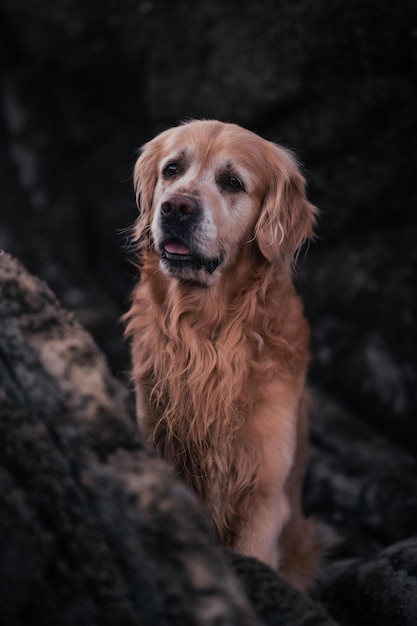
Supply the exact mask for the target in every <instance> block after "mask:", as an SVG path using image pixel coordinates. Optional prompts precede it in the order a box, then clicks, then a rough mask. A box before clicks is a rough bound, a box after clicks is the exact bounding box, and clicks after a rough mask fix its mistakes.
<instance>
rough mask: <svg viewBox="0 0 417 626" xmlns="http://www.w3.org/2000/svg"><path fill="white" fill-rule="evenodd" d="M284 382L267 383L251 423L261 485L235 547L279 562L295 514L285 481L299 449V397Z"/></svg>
mask: <svg viewBox="0 0 417 626" xmlns="http://www.w3.org/2000/svg"><path fill="white" fill-rule="evenodd" d="M297 395H298V394H297V393H294V388H291V387H289V386H286V385H284V384H283V383H281V382H280V383H278V384H277V383H274V384H272V383H271V384H269V385H268V386H267V387H266V388H265V389H264V394H263V398H264V400H263V401H261V402H259V403H258V404H257V406H256V410H255V412H254V414H253V415H252V419H251V421H250V424H249V425H248V427H247V433H246V434H247V436H248V437H249V440H250V441H251V442H252V444H253V445H254V446H256V449H257V454H258V455H259V456H258V468H259V469H258V472H259V475H258V476H257V481H256V483H257V489H256V492H255V493H251V494H250V495H248V497H247V503H246V505H245V506H244V507H243V508H244V509H245V512H246V515H245V519H246V521H245V523H244V524H243V527H242V532H241V534H240V536H239V538H238V540H237V542H236V549H237V550H238V551H240V552H242V553H243V554H246V555H248V556H254V557H256V558H258V559H259V560H261V561H263V562H264V563H267V564H268V565H270V566H271V567H273V568H274V569H278V568H279V564H280V554H279V539H280V535H281V532H282V530H283V528H284V526H285V524H286V523H287V521H288V520H289V518H290V516H291V506H292V503H291V502H290V501H289V498H288V495H287V493H286V482H287V479H288V476H289V474H290V470H291V468H292V465H293V462H294V456H295V450H296V439H297V420H298V414H297V413H298V411H297V409H298V397H297Z"/></svg>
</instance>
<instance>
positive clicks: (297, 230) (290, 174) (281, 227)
mask: <svg viewBox="0 0 417 626" xmlns="http://www.w3.org/2000/svg"><path fill="white" fill-rule="evenodd" d="M267 168H268V176H269V182H268V184H267V191H266V195H265V198H264V201H263V204H262V207H261V214H260V216H259V218H258V221H257V224H256V227H255V237H256V240H257V242H258V245H259V248H260V250H261V252H262V254H263V255H264V257H265V258H266V259H268V260H269V261H270V262H272V261H274V260H276V259H279V258H282V257H283V256H289V255H290V256H291V257H294V255H295V254H296V252H297V250H299V248H300V247H301V246H302V244H303V243H304V242H305V241H306V240H308V239H309V238H311V237H312V236H313V227H314V224H315V214H316V212H317V209H316V208H315V207H314V206H313V205H312V204H310V203H309V202H308V200H307V198H306V194H305V180H304V177H303V175H302V174H301V172H300V170H299V167H298V165H297V163H296V161H295V159H294V157H293V156H292V154H291V153H290V152H289V151H287V150H285V149H284V148H281V147H280V146H277V145H276V144H273V143H270V154H269V155H268V165H267Z"/></svg>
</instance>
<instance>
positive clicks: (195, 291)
mask: <svg viewBox="0 0 417 626" xmlns="http://www.w3.org/2000/svg"><path fill="white" fill-rule="evenodd" d="M263 279H264V280H263V282H261V280H260V277H259V276H256V277H254V279H253V281H252V283H251V284H249V285H248V284H247V281H245V284H246V286H245V289H242V290H241V291H239V289H236V290H235V293H234V294H232V295H231V294H230V293H222V291H221V286H219V287H218V288H217V289H210V290H206V289H200V288H192V287H190V286H189V285H181V284H180V283H177V281H171V280H170V279H166V277H164V276H161V274H159V273H155V272H152V271H148V272H146V270H145V272H144V275H143V278H142V282H141V283H140V284H139V286H138V288H137V290H136V292H135V295H134V301H133V305H132V308H131V311H130V313H129V324H128V329H127V330H128V333H129V334H132V335H133V346H132V348H133V352H134V354H135V355H137V356H136V358H134V359H133V360H134V372H133V374H134V378H135V382H136V384H139V385H141V386H142V392H143V394H144V395H145V396H146V399H147V402H146V410H145V413H146V415H143V420H142V422H143V426H144V428H145V430H146V432H147V434H148V437H149V438H150V439H152V440H153V441H154V443H155V444H156V445H157V446H158V447H160V448H164V447H165V439H166V438H168V439H170V440H171V443H172V442H175V448H176V450H177V451H179V450H180V449H181V451H182V452H184V451H187V450H188V451H190V450H193V453H194V454H197V453H198V450H200V449H205V448H207V447H210V446H212V445H214V444H215V445H216V446H220V447H221V448H224V449H227V446H228V445H230V442H231V440H232V439H233V438H234V437H235V436H236V433H237V432H238V431H239V428H241V427H242V425H243V424H244V423H246V422H247V421H248V420H249V419H250V416H251V413H252V409H253V405H254V403H255V402H256V396H257V393H258V391H257V390H259V388H260V387H261V386H262V384H263V382H265V381H266V380H267V379H268V378H269V379H270V378H271V376H284V375H286V374H284V372H285V373H287V372H288V370H291V369H292V366H291V364H292V361H293V360H294V359H295V360H298V359H297V354H296V352H297V351H296V350H295V349H294V346H293V345H291V344H292V342H291V338H290V337H288V334H289V333H290V329H288V328H287V327H286V320H287V319H291V318H294V308H295V309H297V303H298V299H297V298H296V297H295V295H294V291H293V289H292V286H291V285H290V283H289V285H288V289H287V290H285V289H283V287H282V285H281V286H280V290H279V291H280V302H278V303H277V302H274V297H273V295H274V288H273V285H271V284H269V283H270V282H271V279H270V278H269V279H268V280H266V277H265V276H264V277H263ZM298 308H299V307H298ZM290 309H291V311H290ZM299 314H301V311H300V312H299ZM297 319H299V316H297ZM304 349H305V346H304V345H303V350H304ZM176 462H177V463H178V459H177V460H176Z"/></svg>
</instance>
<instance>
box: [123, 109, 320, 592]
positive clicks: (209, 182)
mask: <svg viewBox="0 0 417 626" xmlns="http://www.w3.org/2000/svg"><path fill="white" fill-rule="evenodd" d="M134 185H135V189H136V194H137V201H138V206H139V209H140V213H139V218H138V221H137V223H136V226H135V239H136V241H137V245H138V260H139V263H140V273H141V278H140V281H139V283H138V286H137V287H136V289H135V291H134V294H133V301H132V306H131V308H130V311H129V313H128V314H127V315H126V320H127V334H128V335H129V336H130V337H131V340H132V360H133V379H134V382H135V386H136V394H137V414H138V419H139V423H140V425H141V427H142V429H143V431H144V432H145V434H146V436H147V438H148V439H149V441H151V442H152V443H153V444H154V445H155V446H156V447H157V449H159V450H160V451H161V453H162V454H163V456H164V457H165V458H167V459H168V460H169V461H171V462H172V463H173V464H174V465H175V466H176V468H177V471H178V473H179V474H180V475H181V477H182V478H183V479H184V481H185V482H186V483H187V484H188V485H190V486H191V487H192V488H193V489H194V490H195V491H196V492H197V494H198V495H199V496H200V498H201V500H202V502H203V504H204V506H205V507H206V509H207V511H208V512H209V513H210V515H211V517H212V519H213V522H214V526H215V528H216V530H217V533H218V535H219V538H220V540H221V541H222V542H223V543H224V544H225V545H228V546H232V547H234V548H235V549H237V550H239V551H241V552H243V553H244V554H247V555H250V556H255V557H258V558H259V559H260V560H262V561H264V562H266V563H268V564H269V565H271V566H272V567H274V568H279V569H280V570H281V571H282V572H283V573H284V575H285V576H286V577H287V578H288V579H289V580H291V581H292V582H293V583H294V584H296V585H297V586H298V587H300V588H306V587H307V586H308V584H309V582H310V580H311V577H312V574H313V570H314V567H315V560H316V552H317V549H316V541H315V536H314V527H313V525H312V524H311V522H310V521H308V520H306V519H305V518H304V516H303V514H302V510H301V503H300V490H301V483H302V478H303V472H304V466H305V460H306V454H307V443H306V442H307V410H306V406H305V405H306V402H305V394H304V391H303V389H304V379H305V374H306V369H307V364H308V360H309V353H308V342H309V329H308V325H307V323H306V321H305V319H304V317H303V313H302V305H301V302H300V300H299V298H298V297H297V295H296V293H295V290H294V287H293V284H292V280H291V269H292V264H293V260H294V255H295V253H296V252H297V250H298V249H299V248H300V246H301V245H302V244H303V242H305V241H306V240H307V239H308V238H309V237H311V236H312V229H313V225H314V214H315V209H314V207H313V206H312V205H311V204H310V203H309V202H308V201H307V199H306V197H305V189H304V187H305V184H304V179H303V177H302V175H301V173H300V171H299V169H298V167H297V165H296V163H295V161H294V159H293V157H292V155H291V154H290V153H289V152H288V151H286V150H284V149H283V148H281V147H279V146H277V145H276V144H274V143H272V142H269V141H266V140H264V139H262V138H260V137H258V136H257V135H255V134H254V133H251V132H250V131H247V130H244V129H242V128H240V127H239V126H236V125H233V124H223V123H221V122H217V121H193V122H190V123H187V124H184V125H181V126H179V127H176V128H173V129H169V130H167V131H165V132H163V133H161V134H160V135H158V136H157V137H156V138H155V139H153V140H152V141H150V142H149V143H147V144H146V145H145V146H144V148H143V150H142V152H141V155H140V157H139V159H138V161H137V163H136V166H135V170H134Z"/></svg>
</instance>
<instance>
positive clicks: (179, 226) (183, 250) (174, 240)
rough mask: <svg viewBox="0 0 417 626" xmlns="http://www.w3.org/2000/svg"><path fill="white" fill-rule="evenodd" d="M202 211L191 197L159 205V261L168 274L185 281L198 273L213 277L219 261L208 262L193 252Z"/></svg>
mask: <svg viewBox="0 0 417 626" xmlns="http://www.w3.org/2000/svg"><path fill="white" fill-rule="evenodd" d="M201 217H202V209H201V207H200V205H199V204H198V202H197V200H196V199H195V198H193V197H192V196H186V195H182V194H173V195H171V196H169V197H168V198H167V199H166V200H164V201H163V202H162V203H161V207H160V225H161V232H162V241H161V242H160V243H159V248H160V250H161V257H162V260H163V262H164V265H165V266H166V267H167V269H168V270H169V272H170V273H172V274H175V275H178V276H180V277H181V276H182V277H185V276H186V275H188V274H189V273H190V272H196V271H199V270H201V269H203V270H205V271H206V272H208V273H209V274H212V273H213V272H214V271H215V270H216V269H217V267H218V266H219V265H220V264H221V262H222V258H221V257H215V258H208V257H205V256H204V255H202V254H201V253H200V252H198V251H197V250H196V248H195V243H194V236H195V232H196V230H197V229H198V225H199V222H200V220H201Z"/></svg>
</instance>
